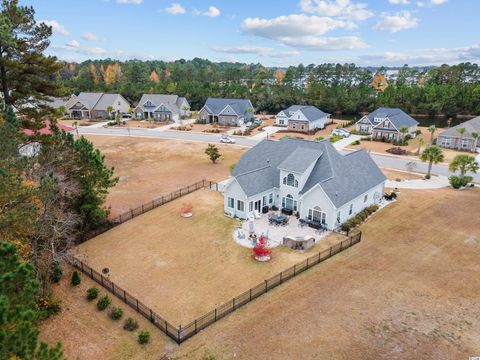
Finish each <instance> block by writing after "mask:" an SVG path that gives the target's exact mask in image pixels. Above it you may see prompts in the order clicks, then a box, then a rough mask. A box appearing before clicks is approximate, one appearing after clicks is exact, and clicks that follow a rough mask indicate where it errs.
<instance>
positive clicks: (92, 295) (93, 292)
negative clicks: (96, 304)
mask: <svg viewBox="0 0 480 360" xmlns="http://www.w3.org/2000/svg"><path fill="white" fill-rule="evenodd" d="M97 297H98V289H97V288H96V287H95V286H92V287H91V288H89V289H88V290H87V300H90V301H91V300H94V299H96V298H97Z"/></svg>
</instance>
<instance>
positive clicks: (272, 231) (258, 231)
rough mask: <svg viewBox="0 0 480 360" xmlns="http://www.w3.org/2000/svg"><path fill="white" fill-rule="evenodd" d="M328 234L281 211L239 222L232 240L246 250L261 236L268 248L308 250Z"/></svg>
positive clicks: (316, 226)
mask: <svg viewBox="0 0 480 360" xmlns="http://www.w3.org/2000/svg"><path fill="white" fill-rule="evenodd" d="M329 233H330V231H327V230H325V229H323V228H322V227H321V226H320V225H319V224H314V223H312V222H309V221H306V220H302V219H298V218H297V217H296V216H293V215H292V216H288V215H285V214H284V213H283V212H282V211H270V212H269V213H268V214H259V213H256V214H255V216H250V217H249V219H248V220H244V221H241V222H240V225H239V226H238V227H237V228H236V229H235V230H234V232H233V238H234V240H235V242H237V243H238V244H239V245H241V246H243V247H247V248H253V247H254V246H255V244H256V241H257V239H258V238H259V237H260V236H263V237H264V238H265V240H266V241H267V247H268V248H273V247H277V246H279V245H285V246H288V247H289V248H291V249H294V250H308V249H309V248H310V247H312V246H314V245H315V244H316V243H317V242H318V240H320V239H322V238H324V237H326V236H327V235H328V234H329ZM285 239H289V240H288V241H286V240H285Z"/></svg>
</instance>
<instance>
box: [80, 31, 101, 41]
mask: <svg viewBox="0 0 480 360" xmlns="http://www.w3.org/2000/svg"><path fill="white" fill-rule="evenodd" d="M82 38H83V40H87V41H95V40H97V39H98V36H97V35H95V34H93V33H91V32H84V33H83V34H82Z"/></svg>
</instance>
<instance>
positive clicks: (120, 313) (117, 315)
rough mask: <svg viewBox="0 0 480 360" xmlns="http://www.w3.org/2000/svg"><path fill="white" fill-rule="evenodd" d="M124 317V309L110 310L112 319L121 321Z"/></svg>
mask: <svg viewBox="0 0 480 360" xmlns="http://www.w3.org/2000/svg"><path fill="white" fill-rule="evenodd" d="M122 316H123V309H122V308H119V307H117V308H113V309H112V310H110V318H111V319H112V320H119V319H120V318H121V317H122Z"/></svg>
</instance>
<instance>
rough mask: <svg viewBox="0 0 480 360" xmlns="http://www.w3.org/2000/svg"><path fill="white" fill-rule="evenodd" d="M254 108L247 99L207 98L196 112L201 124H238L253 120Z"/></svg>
mask: <svg viewBox="0 0 480 360" xmlns="http://www.w3.org/2000/svg"><path fill="white" fill-rule="evenodd" d="M254 115H255V110H254V108H253V105H252V102H251V101H250V100H248V99H223V98H208V99H207V101H206V102H205V105H204V106H203V107H202V109H201V110H200V111H199V112H198V119H197V121H198V122H199V123H201V124H220V125H224V126H239V125H241V124H245V123H247V122H250V121H251V120H253V117H254Z"/></svg>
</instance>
